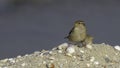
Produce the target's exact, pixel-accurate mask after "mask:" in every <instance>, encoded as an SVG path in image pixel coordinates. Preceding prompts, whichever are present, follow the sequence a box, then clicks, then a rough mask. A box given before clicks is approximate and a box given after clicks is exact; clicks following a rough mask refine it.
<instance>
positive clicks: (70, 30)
mask: <svg viewBox="0 0 120 68" xmlns="http://www.w3.org/2000/svg"><path fill="white" fill-rule="evenodd" d="M73 30H74V27H73V28H72V29H71V30H70V32H69V35H70V34H71V33H72V32H73ZM69 35H68V36H66V37H64V38H68V37H69Z"/></svg>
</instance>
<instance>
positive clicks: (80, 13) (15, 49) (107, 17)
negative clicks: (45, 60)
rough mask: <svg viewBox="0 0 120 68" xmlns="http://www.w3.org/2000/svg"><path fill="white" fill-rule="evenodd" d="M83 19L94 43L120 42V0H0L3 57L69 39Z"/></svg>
mask: <svg viewBox="0 0 120 68" xmlns="http://www.w3.org/2000/svg"><path fill="white" fill-rule="evenodd" d="M33 1H34V0H33ZM36 1H37V0H36ZM79 19H80V20H84V21H85V23H86V26H87V30H88V33H89V34H90V35H92V36H93V37H94V43H103V42H104V43H107V44H110V45H119V44H120V42H119V40H120V37H119V36H120V1H119V0H51V1H50V0H41V1H39V2H34V3H33V2H32V0H31V1H29V0H28V1H26V2H23V3H19V4H14V3H13V2H12V0H0V59H3V58H10V57H16V56H17V55H24V54H30V53H33V52H34V51H40V50H42V49H51V48H53V47H55V46H57V45H59V44H61V43H64V42H67V39H64V37H65V36H67V35H68V32H69V31H70V29H71V28H72V26H73V24H74V21H76V20H79Z"/></svg>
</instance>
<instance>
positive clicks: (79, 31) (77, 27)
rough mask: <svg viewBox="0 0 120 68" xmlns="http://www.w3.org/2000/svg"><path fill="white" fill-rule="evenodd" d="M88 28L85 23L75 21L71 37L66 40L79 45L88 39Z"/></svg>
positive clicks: (70, 33)
mask: <svg viewBox="0 0 120 68" xmlns="http://www.w3.org/2000/svg"><path fill="white" fill-rule="evenodd" d="M86 32H87V30H86V26H85V23H84V21H82V20H78V21H75V23H74V26H73V28H72V29H71V31H70V32H69V35H68V36H67V37H65V38H68V40H69V41H71V42H73V43H75V44H78V43H81V42H83V41H84V40H85V38H86V35H87V34H86Z"/></svg>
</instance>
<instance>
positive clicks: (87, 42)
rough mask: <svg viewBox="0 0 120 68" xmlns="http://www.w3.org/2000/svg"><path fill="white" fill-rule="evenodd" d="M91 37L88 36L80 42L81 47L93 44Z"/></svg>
mask: <svg viewBox="0 0 120 68" xmlns="http://www.w3.org/2000/svg"><path fill="white" fill-rule="evenodd" d="M93 39H94V38H93V37H92V36H90V35H88V34H87V36H86V38H85V40H84V41H83V42H82V44H83V46H86V45H91V44H92V43H93Z"/></svg>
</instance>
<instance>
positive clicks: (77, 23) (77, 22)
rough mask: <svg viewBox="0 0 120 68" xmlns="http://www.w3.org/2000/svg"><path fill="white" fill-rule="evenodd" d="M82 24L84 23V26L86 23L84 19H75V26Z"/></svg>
mask: <svg viewBox="0 0 120 68" xmlns="http://www.w3.org/2000/svg"><path fill="white" fill-rule="evenodd" d="M80 25H83V26H85V23H84V21H82V20H78V21H75V24H74V26H76V27H77V26H80Z"/></svg>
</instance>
